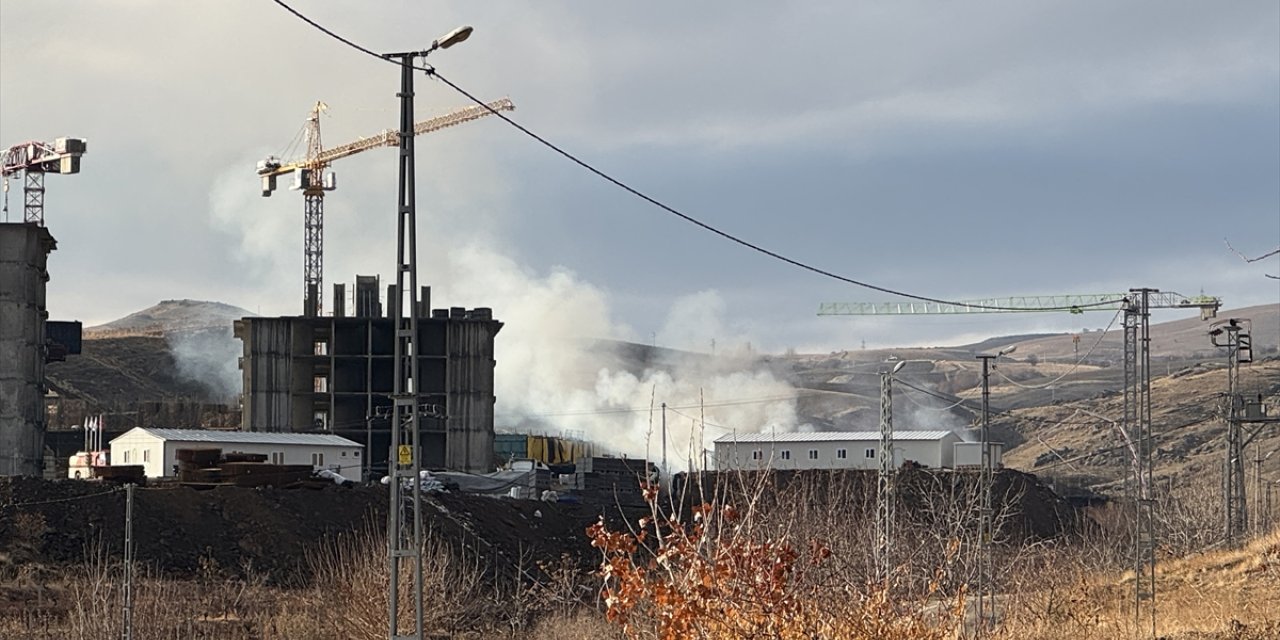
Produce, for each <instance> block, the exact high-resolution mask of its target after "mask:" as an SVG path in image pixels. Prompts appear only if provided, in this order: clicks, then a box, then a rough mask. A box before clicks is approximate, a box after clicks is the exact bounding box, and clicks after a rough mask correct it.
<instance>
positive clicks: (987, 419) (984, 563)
mask: <svg viewBox="0 0 1280 640" xmlns="http://www.w3.org/2000/svg"><path fill="white" fill-rule="evenodd" d="M1016 348H1017V347H1016V346H1014V347H1009V348H1008V349H1005V350H1003V351H1000V352H998V353H994V354H981V355H978V356H977V359H979V360H981V361H982V429H981V431H980V432H979V433H980V435H979V437H978V439H979V441H980V442H981V445H982V463H981V465H980V466H979V470H978V492H979V494H980V495H979V507H978V579H977V587H978V588H977V589H976V591H977V595H978V602H977V615H976V616H975V618H976V619H975V625H974V636H975V637H978V638H981V637H983V635H984V634H985V632H986V629H987V627H988V626H994V625H995V619H996V606H995V595H994V591H995V589H994V585H993V584H992V575H991V542H992V538H993V537H994V532H993V531H992V529H993V526H992V506H991V483H992V475H993V474H992V468H991V467H992V463H991V362H992V361H993V360H995V359H997V358H999V357H1000V356H1004V355H1008V354H1010V353H1013V351H1014V349H1016Z"/></svg>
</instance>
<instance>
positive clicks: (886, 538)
mask: <svg viewBox="0 0 1280 640" xmlns="http://www.w3.org/2000/svg"><path fill="white" fill-rule="evenodd" d="M904 364H906V362H905V361H903V362H899V363H898V364H897V365H895V366H894V368H893V371H886V372H884V373H881V374H880V450H879V451H878V452H877V455H879V456H880V473H879V474H878V475H877V476H876V548H875V562H876V580H877V581H880V582H881V583H884V584H888V581H889V573H890V572H891V571H893V558H892V554H893V519H894V511H895V510H894V502H895V499H894V495H893V491H894V482H893V480H894V478H893V475H894V471H895V467H894V464H893V462H894V460H893V374H894V373H897V372H898V371H900V370H901V369H902V366H903V365H904Z"/></svg>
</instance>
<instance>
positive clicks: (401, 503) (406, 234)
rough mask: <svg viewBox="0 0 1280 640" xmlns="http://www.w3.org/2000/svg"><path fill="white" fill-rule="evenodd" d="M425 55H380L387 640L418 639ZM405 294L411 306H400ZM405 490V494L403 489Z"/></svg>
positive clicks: (420, 557) (420, 536)
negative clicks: (396, 153)
mask: <svg viewBox="0 0 1280 640" xmlns="http://www.w3.org/2000/svg"><path fill="white" fill-rule="evenodd" d="M426 55H427V52H426V51H416V52H406V53H392V54H385V55H384V56H383V57H385V58H388V59H394V60H398V61H399V63H400V93H398V94H397V95H398V96H399V97H400V182H399V184H400V186H399V202H398V203H397V209H396V212H397V220H398V224H397V225H396V288H395V295H394V296H392V299H391V300H388V302H389V303H390V304H391V317H393V318H395V380H394V383H393V385H392V395H391V401H392V416H391V448H390V451H389V453H388V457H387V467H388V470H389V471H390V473H389V474H388V475H390V476H391V482H390V485H391V486H390V489H391V500H390V504H389V505H388V508H387V541H388V555H389V563H388V564H389V565H390V572H391V573H390V582H391V592H390V594H389V604H388V612H389V613H388V615H389V623H390V638H391V640H421V638H422V503H421V500H420V499H419V498H420V497H421V496H420V493H421V486H422V483H421V481H420V479H419V476H420V472H421V470H422V469H421V465H422V456H421V453H422V451H421V448H420V446H419V435H420V429H419V423H418V393H417V387H418V382H419V378H418V356H417V349H416V348H415V347H416V343H417V337H418V313H417V304H416V303H417V295H418V293H417V292H418V263H417V257H418V256H417V253H418V251H417V249H418V242H417V211H416V192H415V188H416V185H415V176H414V162H413V161H414V146H413V139H414V137H413V133H412V132H413V72H414V65H413V63H414V61H415V60H416V59H417V58H420V57H424V56H426ZM405 296H408V297H409V303H408V304H407V305H406V304H405V303H404V298H405ZM406 489H407V495H406V491H405V490H406ZM405 563H407V564H408V565H409V569H410V570H409V577H410V584H411V585H412V587H411V588H412V593H413V608H414V617H413V625H412V627H411V628H410V629H409V633H408V634H401V633H400V587H401V582H403V581H404V577H403V576H401V567H402V564H405ZM405 586H408V585H405Z"/></svg>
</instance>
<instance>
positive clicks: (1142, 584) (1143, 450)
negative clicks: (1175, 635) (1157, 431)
mask: <svg viewBox="0 0 1280 640" xmlns="http://www.w3.org/2000/svg"><path fill="white" fill-rule="evenodd" d="M1153 293H1160V291H1159V290H1158V289H1147V288H1139V289H1130V290H1129V294H1130V296H1129V299H1128V304H1126V305H1125V308H1124V377H1125V388H1124V414H1125V415H1124V418H1125V427H1126V428H1127V429H1128V431H1129V441H1130V442H1131V443H1132V445H1133V453H1134V455H1133V467H1132V476H1131V484H1130V495H1131V496H1132V498H1133V504H1134V518H1135V520H1134V538H1133V558H1134V560H1133V562H1134V564H1133V572H1134V581H1133V582H1134V594H1133V595H1134V607H1133V615H1134V631H1135V633H1138V634H1141V631H1140V630H1141V629H1142V628H1143V626H1144V623H1143V615H1142V613H1143V603H1144V602H1145V603H1149V612H1150V623H1151V625H1150V629H1151V637H1153V638H1154V637H1155V635H1156V533H1155V496H1154V495H1153V494H1152V462H1151V453H1152V448H1153V446H1152V436H1151V294H1153Z"/></svg>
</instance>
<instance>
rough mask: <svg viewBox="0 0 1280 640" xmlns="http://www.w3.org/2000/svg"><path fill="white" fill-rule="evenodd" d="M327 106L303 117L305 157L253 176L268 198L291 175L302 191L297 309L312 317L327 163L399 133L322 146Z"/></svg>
mask: <svg viewBox="0 0 1280 640" xmlns="http://www.w3.org/2000/svg"><path fill="white" fill-rule="evenodd" d="M327 109H328V106H327V105H325V103H323V102H317V103H316V105H315V106H314V107H312V109H311V114H310V115H309V116H307V124H306V144H307V155H306V157H304V158H301V159H298V160H294V161H288V162H286V161H282V160H280V159H279V158H277V157H275V156H269V157H267V159H265V160H262V161H261V162H259V163H258V175H259V176H260V177H261V178H262V195H263V196H264V197H266V196H270V195H271V193H272V192H273V191H275V190H276V178H278V177H280V176H282V175H285V174H288V173H292V174H294V179H293V185H292V186H291V187H290V188H292V189H294V190H298V191H302V196H303V228H304V234H303V241H302V251H303V272H302V280H303V299H302V313H303V315H305V316H318V315H320V313H321V310H322V309H323V295H324V294H323V292H322V289H321V285H322V284H323V281H324V193H325V192H326V191H333V190H334V189H335V188H336V187H337V180H336V178H335V176H334V173H333V172H332V171H328V170H327V169H328V168H329V165H330V164H332V163H333V162H334V161H335V160H338V159H340V158H345V157H347V156H352V155H355V154H357V153H360V152H361V151H367V150H369V149H374V148H376V147H396V146H399V145H400V132H398V131H393V130H390V129H387V130H384V131H382V133H379V134H376V135H372V136H368V137H365V138H360V139H358V140H355V141H353V142H349V143H347V144H344V145H340V146H337V147H332V148H329V149H325V148H324V147H323V145H321V143H320V114H321V113H323V112H324V111H325V110H327ZM514 109H515V105H514V104H512V103H511V100H509V99H507V98H503V99H501V100H495V101H493V102H489V103H486V104H485V105H484V106H481V105H475V106H471V107H466V108H463V109H458V110H457V111H454V112H452V113H447V114H445V115H442V116H437V117H435V118H430V119H427V120H423V121H421V122H418V123H415V124H414V125H413V135H415V136H417V135H421V134H424V133H430V132H432V131H439V130H441V129H445V128H448V127H452V126H454V125H458V124H462V123H464V122H469V121H471V120H477V119H479V118H483V117H485V116H487V115H492V114H493V113H495V112H498V111H511V110H514Z"/></svg>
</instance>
